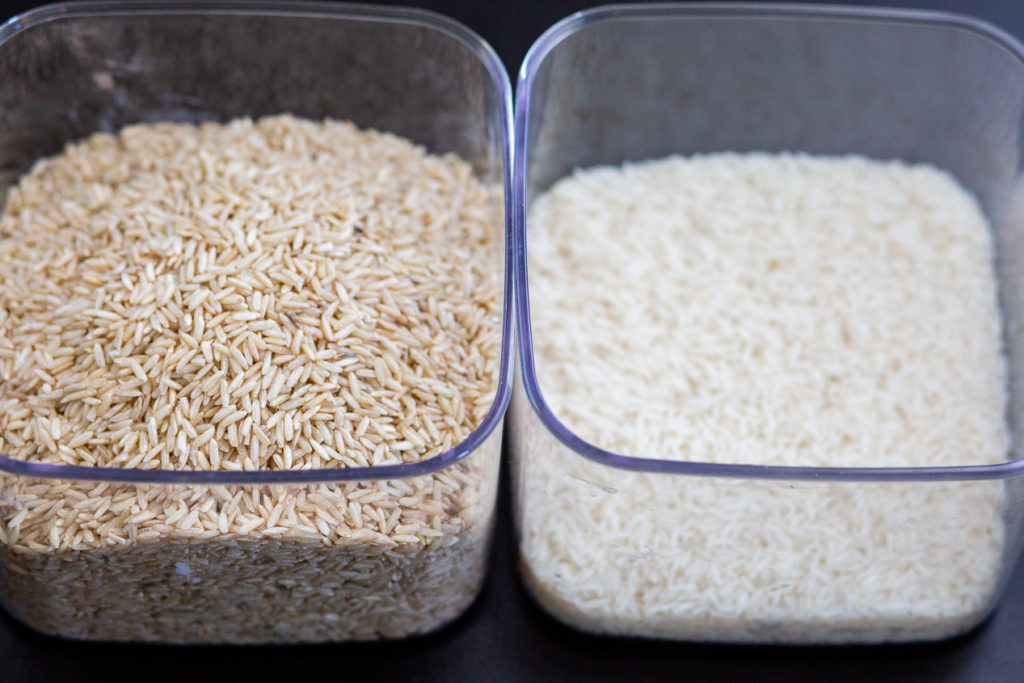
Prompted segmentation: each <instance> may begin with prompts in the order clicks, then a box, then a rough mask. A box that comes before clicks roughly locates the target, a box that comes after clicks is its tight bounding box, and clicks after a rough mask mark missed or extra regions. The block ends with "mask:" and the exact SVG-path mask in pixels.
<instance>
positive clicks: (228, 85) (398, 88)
mask: <svg viewBox="0 0 1024 683" xmlns="http://www.w3.org/2000/svg"><path fill="white" fill-rule="evenodd" d="M83 7H84V9H83ZM282 8H283V9H282ZM133 12H134V13H133ZM8 28H9V31H10V33H9V34H8V36H7V38H6V40H5V42H3V43H2V44H0V111H2V115H0V169H2V172H3V174H4V177H3V178H2V181H3V184H7V183H9V182H11V181H13V180H14V179H16V178H17V176H18V175H19V174H20V173H23V172H24V171H25V170H27V169H28V168H29V167H30V166H31V165H32V164H33V163H34V162H35V161H36V160H37V159H39V158H41V157H44V156H47V155H52V154H54V153H57V152H59V151H60V150H61V148H62V147H63V146H64V145H65V144H66V143H67V142H69V141H72V140H77V139H80V138H82V137H84V136H87V135H89V134H91V133H93V132H95V131H115V130H117V129H118V128H120V127H122V126H124V125H126V124H131V123H138V122H162V121H179V122H182V121H184V122H199V121H208V120H209V121H227V120H229V119H232V118H236V117H243V116H245V117H252V118H256V117H260V116H264V115H273V114H281V113H291V114H294V115H296V116H300V117H308V118H312V119H321V118H324V117H330V118H334V119H347V120H351V121H353V122H354V123H355V124H357V125H358V126H361V127H372V128H376V129H378V130H383V131H388V132H391V133H394V134H397V135H400V136H404V137H407V138H409V139H411V140H412V141H414V142H415V143H418V144H421V145H423V146H425V147H426V148H427V149H428V150H429V151H431V152H434V153H454V154H457V155H459V156H461V157H462V158H464V159H466V160H468V161H469V162H471V163H472V165H473V168H474V170H475V172H476V173H477V174H478V176H480V177H481V178H482V179H483V180H484V181H485V183H487V184H488V186H489V187H491V188H493V191H494V201H493V224H494V229H495V231H496V234H498V235H503V234H504V233H503V231H504V220H505V213H504V205H503V200H504V193H503V187H504V185H503V183H504V180H505V172H506V169H505V166H504V164H505V160H504V150H505V148H506V146H507V144H508V133H507V128H506V120H507V97H508V91H507V89H508V85H507V81H506V80H505V79H504V75H503V74H501V73H500V72H499V71H497V70H496V68H495V64H497V61H496V59H491V57H489V56H488V55H487V54H485V52H486V48H485V47H484V46H483V44H482V43H481V42H479V40H478V39H477V38H475V36H473V35H472V34H471V33H469V32H468V31H467V30H465V29H464V28H462V27H460V26H458V25H456V24H454V23H453V22H449V21H448V20H445V19H443V18H441V17H437V16H434V15H426V14H420V13H415V12H411V11H405V10H380V9H370V8H345V7H344V6H331V7H327V6H324V5H320V6H308V5H302V4H298V3H293V4H290V5H286V6H278V7H277V8H276V9H274V8H273V6H271V5H262V6H258V7H257V8H255V9H254V8H246V7H245V6H244V5H242V4H239V5H236V6H234V7H232V8H231V9H229V10H225V9H223V7H221V8H220V9H216V7H215V6H213V5H210V6H208V7H207V9H195V8H193V9H191V10H190V9H174V8H171V9H167V8H166V6H165V7H164V9H153V8H146V9H145V11H143V10H140V9H139V8H138V7H137V6H135V5H129V4H126V5H124V6H122V8H121V9H119V7H118V6H117V5H112V4H109V3H108V4H103V5H83V6H79V7H77V8H76V6H74V5H68V6H62V7H56V8H50V9H47V10H42V11H41V12H38V13H33V14H30V15H28V16H27V17H25V18H21V19H18V20H16V21H15V22H14V23H13V24H12V25H11V26H9V27H8ZM488 59H491V62H493V63H489V62H488V61H487V60H488ZM503 243H504V238H503V237H502V238H499V239H498V240H496V244H498V245H501V244H503ZM500 252H501V250H500V248H499V249H496V253H495V260H496V269H498V270H497V271H496V272H498V273H500V274H502V276H503V274H504V264H503V260H502V259H503V254H502V253H500ZM507 296H510V294H509V293H508V292H506V297H507ZM506 334H508V332H507V331H506ZM502 372H503V373H504V370H503V371H502ZM501 381H502V382H504V381H506V380H505V378H501ZM499 388H500V387H499ZM503 394H504V391H503V390H499V392H498V395H499V396H501V395H503ZM496 400H497V399H496ZM499 418H500V416H499ZM492 424H493V422H492ZM497 424H498V428H497V429H493V430H492V431H491V432H490V435H489V436H488V437H487V438H486V440H485V441H484V442H483V443H482V445H481V446H479V447H478V448H477V449H476V450H475V451H473V452H472V453H471V454H470V455H468V456H467V457H466V458H465V459H463V460H461V461H459V462H457V463H456V464H453V465H449V466H448V467H446V468H444V469H442V470H440V471H438V472H436V473H433V474H428V475H423V476H416V477H411V478H404V479H394V480H372V481H357V482H349V483H344V482H342V483H312V484H302V485H296V484H289V485H284V484H281V485H266V486H249V485H228V486H207V485H195V486H192V485H170V484H127V483H115V482H91V481H72V480H69V479H41V478H31V477H19V476H16V475H12V474H2V475H0V601H2V603H3V605H4V607H5V608H6V609H7V610H9V611H10V612H11V613H12V614H13V615H15V616H16V617H17V618H19V619H21V620H22V621H24V622H25V623H26V624H28V625H30V626H32V627H33V628H36V629H38V630H40V631H43V632H45V633H50V634H57V635H61V636H66V637H72V638H86V639H100V640H129V641H155V642H174V643H199V642H209V643H220V642H227V643H252V642H318V641H341V640H366V639H376V638H397V637H402V636H408V635H412V634H418V633H424V632H426V631H431V630H433V629H436V628H438V627H440V626H441V625H443V624H445V623H447V622H449V621H451V620H452V619H454V618H455V617H456V616H457V615H458V614H460V613H461V612H462V611H463V610H464V609H465V608H466V607H467V606H468V605H469V603H470V602H471V601H472V600H473V598H474V597H475V596H476V594H477V592H478V591H479V588H480V585H481V581H482V579H483V576H484V573H485V568H486V562H485V560H486V557H487V551H488V545H489V542H490V538H491V533H492V528H493V525H492V517H493V514H494V506H495V491H496V483H497V477H498V462H499V456H500V449H501V446H500V444H501V428H500V419H499V420H498V421H497Z"/></svg>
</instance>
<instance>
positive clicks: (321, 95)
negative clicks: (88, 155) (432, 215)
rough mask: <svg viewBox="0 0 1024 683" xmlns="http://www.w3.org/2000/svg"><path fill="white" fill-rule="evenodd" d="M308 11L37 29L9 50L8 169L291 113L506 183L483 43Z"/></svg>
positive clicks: (382, 20) (52, 24)
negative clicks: (407, 144) (96, 147)
mask: <svg viewBox="0 0 1024 683" xmlns="http://www.w3.org/2000/svg"><path fill="white" fill-rule="evenodd" d="M342 7H343V6H342ZM302 10H303V7H302V6H301V5H297V6H296V7H295V9H294V10H292V11H291V12H288V13H284V12H277V13H268V14H255V13H251V12H246V11H245V10H244V7H243V9H240V10H239V11H234V12H233V11H221V12H212V13H211V12H192V11H187V10H180V11H171V12H155V13H152V12H139V13H136V14H132V13H130V12H131V10H130V9H126V10H124V11H121V12H119V11H116V10H111V11H110V12H109V13H104V14H98V15H71V16H68V17H66V18H60V17H59V16H58V18H56V19H54V20H52V21H49V22H47V23H43V24H39V25H30V26H29V27H28V28H26V29H24V30H23V31H21V32H20V33H18V34H17V35H15V36H13V37H12V38H10V39H9V40H7V42H5V43H4V44H3V45H2V46H0V84H2V85H0V108H2V111H3V116H2V117H0V167H2V168H3V170H4V171H6V172H7V173H8V174H18V173H21V172H24V171H25V170H26V169H27V168H28V166H29V165H31V163H32V162H33V161H34V160H35V159H37V158H39V157H42V156H47V155H50V154H54V153H56V152H58V151H60V149H61V148H62V147H63V145H64V144H65V143H66V142H67V141H69V140H75V139H78V138H81V137H84V136H86V135H88V134H89V133H92V132H94V131H97V130H104V131H113V130H116V129H118V128H120V127H122V126H124V125H126V124H129V123H136V122H154V121H187V122H195V121H207V120H213V121H226V120H229V119H232V118H236V117H242V116H248V117H254V118H255V117H260V116H266V115H272V114H281V113H286V112H287V113H291V114H294V115H296V116H301V117H306V118H312V119H322V118H324V117H331V118H336V119H348V120H351V121H352V122H353V123H355V124H356V125H358V126H360V127H372V128H376V129H379V130H384V131H388V132H391V133H395V134H397V135H401V136H403V137H406V138H409V139H411V140H412V141H414V142H416V143H418V144H421V145H424V146H426V147H427V149H428V150H430V151H432V152H435V153H447V152H453V153H455V154H458V155H459V156H461V157H462V158H464V159H466V160H468V161H470V162H472V163H473V165H474V168H475V170H476V171H477V173H478V174H480V175H481V176H482V177H484V178H486V179H490V180H492V181H495V182H498V181H500V180H501V178H502V145H503V144H504V142H505V137H504V136H505V133H504V131H503V126H502V123H503V119H502V117H503V116H504V112H503V109H502V106H503V103H502V101H501V93H500V92H499V91H498V90H497V89H496V88H495V87H494V82H493V80H492V76H491V75H490V74H489V73H488V71H487V69H486V68H485V66H484V64H483V62H482V60H481V59H480V55H479V54H478V53H477V52H475V51H474V50H473V49H471V48H470V47H469V46H468V45H467V44H466V43H465V42H463V41H462V40H460V39H457V38H455V37H453V36H452V35H451V33H449V32H447V31H442V30H439V29H438V27H437V26H434V25H429V24H426V23H423V22H422V21H420V20H419V19H420V17H417V16H416V15H412V16H411V17H407V16H406V15H405V14H404V13H403V12H401V11H397V10H396V11H394V12H392V13H391V16H390V17H389V16H383V15H384V14H385V13H383V12H382V13H378V14H377V15H376V16H370V15H366V16H360V15H359V14H356V13H353V14H349V15H346V14H345V11H344V9H341V10H339V11H336V12H335V11H332V10H323V8H320V9H319V11H315V12H308V13H305V14H303V12H302ZM292 12H294V15H292Z"/></svg>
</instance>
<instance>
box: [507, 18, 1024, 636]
mask: <svg viewBox="0 0 1024 683" xmlns="http://www.w3.org/2000/svg"><path fill="white" fill-rule="evenodd" d="M1022 101H1024V50H1022V47H1021V45H1020V44H1019V43H1018V42H1017V41H1016V40H1014V39H1013V38H1012V37H1010V36H1008V35H1006V34H1005V33H1003V32H1001V31H1000V30H998V29H996V28H994V27H992V26H989V25H987V24H984V23H982V22H978V21H975V20H973V19H969V18H965V17H960V16H954V15H949V14H941V13H933V12H916V11H902V10H875V9H852V8H851V9H845V8H819V7H812V6H801V7H797V6H772V5H761V4H758V5H742V4H727V5H726V4H723V5H705V6H701V5H637V6H610V7H604V8H598V9H593V10H588V11H585V12H581V13H579V14H575V15H573V16H571V17H569V18H567V19H565V20H564V21H562V22H560V23H558V24H556V25H555V26H554V27H552V28H551V29H550V30H549V31H548V32H547V33H545V34H544V35H543V36H542V37H541V38H540V39H538V41H537V42H536V43H535V44H534V46H533V47H532V49H531V50H530V52H529V54H528V56H527V58H526V60H525V62H524V65H523V67H522V70H521V73H520V77H519V84H518V91H517V100H516V143H515V144H516V157H515V171H514V173H515V187H516V191H517V192H520V193H522V194H521V201H519V202H517V204H516V206H517V210H518V211H520V212H525V211H526V207H528V206H530V204H531V202H532V201H533V199H534V198H535V197H536V196H537V195H538V194H540V193H542V192H544V191H545V190H547V189H548V188H549V187H550V186H551V185H552V183H554V182H555V181H556V180H558V179H560V178H562V177H564V176H566V175H568V174H569V173H571V172H572V171H573V170H574V169H577V168H588V167H592V166H596V165H604V164H613V165H614V164H621V163H623V162H625V161H640V160H645V159H657V158H661V157H665V156H668V155H670V154H683V155H688V154H699V153H711V152H721V151H732V152H747V151H764V152H769V153H772V152H783V151H802V152H808V153H812V154H821V155H843V154H858V155H863V156H867V157H872V158H878V159H892V158H898V159H903V160H905V161H907V162H912V163H918V162H921V163H929V164H932V165H934V166H937V167H939V168H940V169H944V170H946V171H949V172H950V173H952V174H953V175H954V176H955V177H956V178H957V179H958V180H959V182H960V183H961V184H962V185H964V186H965V187H966V188H967V189H969V190H970V191H971V192H973V193H974V194H975V195H976V196H977V197H978V199H979V201H980V203H981V205H982V208H983V210H984V212H985V213H986V215H987V218H988V219H989V221H990V222H991V224H992V225H993V227H994V232H995V235H994V240H995V247H996V254H997V258H996V264H995V269H996V273H997V278H998V283H999V299H1000V307H1001V313H1002V316H1003V332H1004V340H1003V343H1004V345H1005V349H1006V353H1007V357H1008V374H1009V380H1008V382H1009V387H1008V391H1009V396H1010V398H1009V409H1008V415H1007V420H1008V423H1009V431H1010V432H1011V434H1012V440H1013V442H1014V443H1016V444H1019V443H1021V441H1022V438H1024V433H1022V429H1024V400H1022V396H1024V393H1022V392H1024V384H1022V381H1024V346H1022V339H1024V336H1022V334H1021V331H1022V327H1021V326H1022V324H1024V246H1022V245H1024V240H1022V237H1024V189H1022V188H1024V184H1022V183H1021V180H1020V178H1021V170H1022V166H1021V150H1022V149H1024V147H1022V136H1021V132H1022V123H1024V119H1022V109H1021V102H1022ZM516 226H517V230H518V231H520V232H519V234H518V235H517V237H519V238H520V239H519V240H518V244H517V247H516V264H515V268H516V289H517V296H518V300H517V306H518V314H519V318H518V326H519V340H520V349H521V362H522V373H521V377H519V378H517V384H516V387H515V389H514V391H513V398H512V408H511V417H510V420H511V422H510V432H509V433H510V440H511V449H512V456H513V475H514V477H515V481H514V496H515V506H516V512H515V515H516V525H517V531H518V543H519V552H520V564H521V570H522V575H523V578H524V581H525V583H526V585H527V586H528V587H529V589H530V591H531V592H532V594H533V595H534V597H535V598H536V600H537V601H538V602H539V603H540V605H541V606H542V607H544V608H545V609H546V610H547V611H549V612H550V613H551V614H553V615H554V616H555V617H557V618H558V619H560V620H562V621H564V622H565V623H567V624H569V625H571V626H574V627H576V628H580V629H583V630H586V631H592V632H597V633H609V634H625V635H636V636H645V637H658V638H671V639H686V640H701V641H733V642H764V643H773V642H786V643H824V642H884V641H906V640H928V639H940V638H946V637H950V636H954V635H956V634H959V633H963V632H965V631H967V630H968V629H970V628H972V627H973V626H975V625H976V624H978V623H979V622H981V621H982V620H983V619H984V618H985V617H986V615H988V614H989V613H990V611H991V610H992V609H993V607H994V606H995V605H996V603H997V601H998V599H999V597H1000V594H1001V592H1002V591H1003V589H1004V586H1005V584H1006V578H1007V575H1008V573H1009V571H1010V570H1011V569H1012V567H1013V566H1014V563H1015V562H1016V560H1017V557H1018V553H1019V550H1020V545H1021V519H1022V515H1024V462H1022V461H1020V460H1018V459H1017V458H1018V457H1019V456H1020V454H1019V452H1016V451H1014V452H1012V453H1009V454H1007V458H1006V461H1005V462H1002V463H999V464H992V465H978V466H953V467H945V466H943V467H937V466H936V467H919V468H814V467H779V466H757V465H743V464H708V463H700V462H690V461H686V460H681V459H678V458H676V459H671V458H666V457H665V454H663V453H656V452H651V453H648V452H640V453H613V452H609V451H607V450H602V449H601V448H598V447H596V446H595V445H594V444H591V443H588V442H586V441H584V440H583V439H581V438H580V437H579V436H577V435H576V434H574V433H573V431H571V430H570V429H569V428H568V427H567V426H566V425H565V424H564V423H563V422H561V421H560V419H559V416H558V415H556V414H553V412H552V410H551V408H550V407H549V403H548V402H547V400H546V398H545V396H544V394H543V393H542V391H541V388H540V386H539V384H538V379H537V368H536V363H539V362H540V361H539V360H538V359H537V358H536V356H535V353H534V349H535V345H536V343H537V342H538V340H543V339H545V337H544V335H545V334H546V333H547V330H545V329H539V328H537V327H534V328H531V323H530V305H531V300H530V298H529V296H530V295H529V293H528V287H527V285H528V282H529V275H528V268H527V265H528V264H527V260H526V254H527V250H526V241H527V240H528V239H529V238H530V236H531V234H532V233H531V230H532V227H531V225H530V224H529V222H528V221H527V219H526V215H524V213H521V214H520V215H519V216H517V223H516ZM610 257H611V258H615V255H610ZM655 277H656V275H655ZM532 303H533V305H534V306H536V301H535V300H534V301H533V302H532ZM951 390H954V389H951ZM608 400H609V401H614V400H615V398H614V396H609V397H608ZM638 501H642V502H638ZM680 501H691V502H692V504H691V505H680V504H679V502H680ZM723 501H741V502H743V503H744V504H742V505H741V504H739V503H737V504H735V505H732V504H729V505H723ZM556 508H557V509H556ZM595 510H598V511H600V513H599V514H598V513H596V512H594V511H595ZM695 510H696V514H698V515H699V522H698V523H696V524H695V523H693V519H692V516H690V515H693V514H694V511H695ZM968 520H970V521H968ZM567 547H571V548H572V549H573V550H572V551H566V548H567ZM737 549H740V550H742V552H737ZM738 557H739V558H742V559H743V566H740V567H737V558H738ZM922 558H925V559H924V560H922ZM952 558H957V560H958V561H959V560H960V559H965V558H968V559H969V561H967V559H965V561H964V565H963V566H964V567H965V569H964V572H963V576H960V575H958V576H955V577H952V578H950V577H946V578H943V576H945V574H944V572H943V570H942V565H943V564H944V563H946V561H947V560H950V559H952ZM972 563H973V564H972ZM953 595H955V596H956V598H955V599H949V598H950V596H953Z"/></svg>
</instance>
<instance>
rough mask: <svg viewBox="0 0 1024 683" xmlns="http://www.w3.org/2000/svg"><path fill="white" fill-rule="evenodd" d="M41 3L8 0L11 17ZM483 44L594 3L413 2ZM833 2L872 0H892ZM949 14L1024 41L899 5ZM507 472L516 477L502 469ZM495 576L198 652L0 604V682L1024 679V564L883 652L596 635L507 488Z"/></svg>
mask: <svg viewBox="0 0 1024 683" xmlns="http://www.w3.org/2000/svg"><path fill="white" fill-rule="evenodd" d="M39 4H42V3H39V2H9V3H4V4H2V5H0V8H2V9H0V13H2V14H3V16H2V17H0V18H7V17H9V16H12V15H14V14H17V13H19V12H22V11H24V10H26V9H29V8H31V7H34V6H36V5H39ZM379 4H388V5H391V4H395V5H399V4H400V5H406V6H416V7H422V8H425V9H430V10H434V11H436V12H441V13H443V14H446V15H448V16H450V17H452V18H454V19H457V20H459V21H461V22H463V23H464V24H466V25H467V26H469V27H470V28H471V29H473V30H474V31H476V32H477V33H479V34H480V35H481V36H482V37H483V38H484V39H485V40H486V41H488V42H489V43H490V44H491V45H492V46H493V47H494V48H495V50H496V51H497V52H498V54H499V55H500V56H501V58H502V60H503V61H504V62H505V65H506V67H507V68H508V70H509V73H510V74H511V76H512V81H513V84H514V83H515V79H516V76H517V73H518V69H519V64H520V62H521V61H522V59H523V57H524V55H525V54H526V51H527V49H528V48H529V46H530V44H531V43H532V42H533V40H534V39H536V38H537V37H538V36H539V35H540V34H541V33H542V32H543V31H544V30H545V29H547V28H548V27H549V26H550V25H551V24H553V23H554V22H556V21H558V20H559V19H561V18H563V17H564V16H566V15H568V14H571V13H572V12H575V11H578V10H581V9H585V8H586V7H589V6H593V5H594V4H596V3H593V2H587V1H586V0H558V1H553V2H531V1H529V0H523V1H522V2H516V1H514V0H499V1H496V2H484V1H481V2H472V1H471V0H419V1H416V0H411V1H406V2H399V3H392V2H384V3H379ZM833 4H853V5H876V6H882V5H886V4H888V3H884V2H850V3H833ZM898 4H899V5H900V6H903V7H914V8H927V9H939V10H947V11H954V12H960V13H966V14H971V15H974V16H976V17H978V18H981V19H985V20H987V21H990V22H992V23H994V24H997V25H998V26H1000V27H1002V28H1003V29H1005V30H1007V31H1009V32H1010V33H1012V34H1014V35H1015V36H1017V37H1018V38H1020V39H1024V0H1002V1H1000V0H978V1H976V2H972V1H971V0H916V1H914V0H903V1H902V2H899V3H898ZM506 479H507V477H506ZM499 505H500V509H501V513H500V516H499V523H498V529H497V536H496V538H497V541H496V543H495V547H494V557H493V564H492V572H491V576H490V579H489V581H488V583H487V585H486V586H485V588H484V590H483V593H482V594H481V595H480V598H479V599H478V600H477V602H476V603H475V604H474V605H473V607H472V608H471V609H470V610H469V612H468V613H467V614H466V615H465V616H463V617H462V618H461V619H459V620H458V621H457V622H456V623H455V624H453V625H452V626H450V627H448V628H446V629H444V630H443V631H441V632H440V633H437V634H434V635H431V636H427V637H422V638H417V639H413V640H408V641H403V642H393V643H375V644H352V645H321V646H287V647H266V646H261V647H195V648H182V647H170V646H140V645H110V644H90V643H75V642H67V641H62V640H57V639H54V638H48V637H44V636H40V635H38V634H36V633H34V632H31V631H29V630H28V629H27V628H25V627H23V626H21V625H20V624H18V623H16V622H14V621H13V620H12V619H11V618H10V617H9V616H7V615H6V613H4V612H2V611H0V682H2V683H7V682H11V683H14V682H21V681H66V682H69V683H70V682H73V681H152V682H154V683H155V682H157V681H186V682H187V681H206V680H218V681H230V682H231V683H236V682H245V683H250V682H258V681H280V682H282V683H292V682H295V683H298V682H299V681H301V682H302V683H305V682H306V681H319V680H330V681H378V680H400V681H548V680H554V681H561V680H565V681H570V680H572V681H576V680H585V681H623V680H625V681H629V680H631V679H632V680H636V681H660V680H697V681H706V680H714V681H718V680H744V681H751V680H753V681H761V680H764V681H776V680H778V681H819V680H821V681H826V680H827V681H872V680H885V681H889V680H892V681H980V682H987V681H998V682H1003V681H1007V682H1012V681H1024V565H1022V566H1021V567H1019V568H1018V571H1017V572H1016V574H1015V575H1014V577H1013V579H1012V581H1011V584H1010V586H1009V589H1008V591H1007V595H1006V598H1005V599H1004V601H1003V602H1002V605H1001V607H1000V608H999V609H998V611H997V612H996V613H995V615H994V616H993V617H992V618H991V619H990V620H989V621H988V622H986V623H985V624H983V625H982V626H980V627H979V628H977V629H975V630H974V631H973V632H971V633H969V634H968V635H966V636H964V637H961V638H958V639H955V640H952V641H946V642H942V643H936V644H920V645H898V646H896V645H893V646H876V647H828V648H794V647H729V646H720V645H695V644H686V643H667V642H653V641H641V640H626V639H613V638H598V637H593V636H586V635H582V634H577V633H575V632H573V631H571V630H569V629H567V628H565V627H563V626H561V625H559V624H558V623H557V622H555V621H554V620H552V619H550V618H549V617H547V616H546V615H545V614H544V613H542V612H541V611H540V610H539V609H538V608H537V607H536V606H535V605H534V604H533V602H532V601H531V600H530V598H529V597H528V596H527V595H526V593H525V591H524V590H523V589H522V588H521V587H520V586H519V584H518V579H517V576H516V569H515V549H514V546H513V542H512V528H511V521H510V515H509V505H510V500H509V496H508V490H507V487H506V486H503V487H502V491H501V499H500V500H499Z"/></svg>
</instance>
